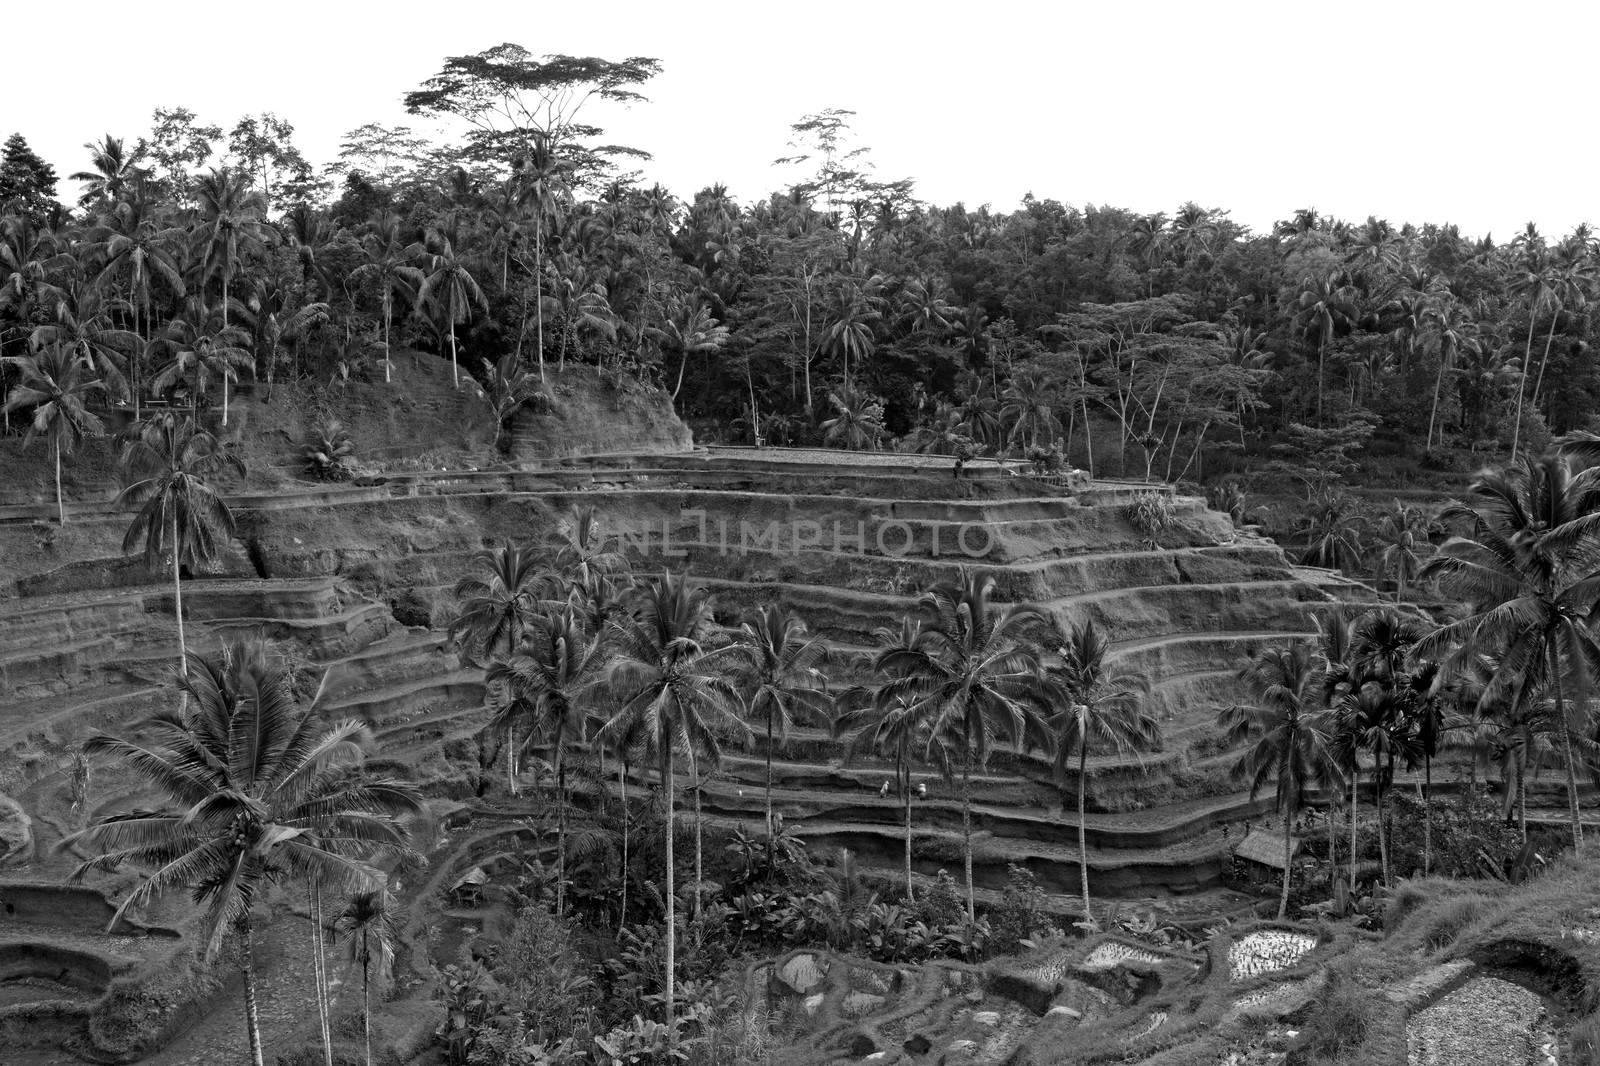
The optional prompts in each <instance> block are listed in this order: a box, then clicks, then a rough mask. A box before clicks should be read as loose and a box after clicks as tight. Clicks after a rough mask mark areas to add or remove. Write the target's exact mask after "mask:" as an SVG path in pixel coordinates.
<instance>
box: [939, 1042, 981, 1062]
mask: <svg viewBox="0 0 1600 1066" xmlns="http://www.w3.org/2000/svg"><path fill="white" fill-rule="evenodd" d="M977 1052H978V1042H977V1041H976V1040H957V1041H955V1042H954V1043H952V1044H951V1045H950V1046H949V1047H948V1048H946V1049H945V1053H944V1058H943V1059H942V1060H941V1061H943V1062H969V1061H971V1060H972V1058H973V1057H974V1056H975V1055H976V1054H977Z"/></svg>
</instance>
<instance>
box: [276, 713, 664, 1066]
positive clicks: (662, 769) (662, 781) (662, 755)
mask: <svg viewBox="0 0 1600 1066" xmlns="http://www.w3.org/2000/svg"><path fill="white" fill-rule="evenodd" d="M672 786H673V779H672V745H671V744H663V745H662V752H661V789H662V791H663V792H665V793H666V800H667V818H666V825H667V830H666V832H667V937H666V940H667V943H666V950H667V977H666V985H667V986H666V990H665V1007H666V1023H667V1050H668V1051H669V1052H671V1051H673V1050H675V1049H676V1047H677V1043H678V1027H677V1011H676V1010H675V1002H674V1000H675V995H676V992H677V988H676V985H675V979H674V970H673V967H675V966H676V965H677V960H678V953H677V942H678V878H677V873H676V871H675V870H674V869H673V865H672V863H673V854H672V852H673V848H672V809H673V806H674V804H673V795H672V793H673V787H672ZM256 1066H261V1064H260V1061H259V1060H257V1063H256Z"/></svg>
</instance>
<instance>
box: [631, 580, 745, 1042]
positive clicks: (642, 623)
mask: <svg viewBox="0 0 1600 1066" xmlns="http://www.w3.org/2000/svg"><path fill="white" fill-rule="evenodd" d="M637 592H638V595H637V597H636V601H635V608H634V612H633V614H632V616H631V617H629V618H627V619H625V620H622V621H620V622H618V623H616V624H615V625H614V626H613V627H612V631H611V638H612V640H611V645H612V656H611V658H610V660H609V661H608V663H607V665H606V667H605V679H606V684H607V686H608V688H609V689H610V694H611V698H612V699H614V700H615V707H616V709H615V711H614V712H613V714H612V716H611V718H610V719H609V720H608V721H607V722H606V724H605V726H604V727H603V729H602V730H601V735H602V736H603V737H608V738H611V739H615V738H617V737H620V736H628V735H637V736H638V737H639V740H640V742H641V743H642V744H643V745H644V746H645V747H646V748H648V749H649V750H650V751H651V752H653V754H654V755H655V758H656V765H657V769H658V772H659V773H660V775H661V790H662V792H663V794H664V797H663V798H664V800H665V808H666V820H665V827H664V840H665V844H666V904H667V934H666V956H667V957H666V960H665V963H666V989H665V1002H666V1023H667V1026H668V1042H669V1046H670V1047H676V1042H677V1036H676V1033H677V1026H676V1022H677V1011H676V1006H675V1004H676V985H675V981H676V976H675V973H676V971H675V969H674V967H675V966H676V958H677V955H676V952H677V946H676V945H677V874H676V872H675V870H674V866H673V863H674V857H673V846H672V845H673V832H674V818H673V809H674V806H675V799H676V791H677V789H676V785H675V780H676V779H675V777H674V776H673V775H674V766H675V762H676V756H677V753H678V752H679V751H683V752H701V753H709V754H713V755H715V754H718V753H720V751H721V744H720V741H719V740H718V737H719V736H721V735H727V734H735V735H745V736H747V735H748V734H749V728H748V727H746V726H745V724H744V722H743V721H742V720H741V719H740V717H739V711H740V709H741V702H740V699H739V692H738V690H737V688H735V687H734V684H733V682H732V681H731V680H729V678H728V673H727V666H728V664H729V662H730V660H731V659H732V658H733V657H735V656H736V655H737V654H738V653H737V651H735V650H734V646H733V645H723V646H721V647H719V646H717V644H716V638H717V636H718V632H717V628H716V624H715V621H714V620H713V618H712V612H711V601H710V600H709V599H708V598H707V597H706V596H705V594H704V593H702V592H701V591H700V590H699V589H697V588H695V587H694V586H693V585H691V584H690V583H689V580H688V578H687V577H674V576H673V575H672V574H670V573H663V574H662V575H661V576H660V577H659V578H655V579H653V580H651V581H648V582H646V583H645V584H644V585H643V586H641V587H640V588H639V589H638V590H637ZM730 653H731V654H730ZM697 891H698V886H697Z"/></svg>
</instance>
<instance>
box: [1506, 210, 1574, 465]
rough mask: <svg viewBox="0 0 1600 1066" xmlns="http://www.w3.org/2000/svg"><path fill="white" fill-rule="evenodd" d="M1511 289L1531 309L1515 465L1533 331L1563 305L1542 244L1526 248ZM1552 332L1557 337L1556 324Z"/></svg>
mask: <svg viewBox="0 0 1600 1066" xmlns="http://www.w3.org/2000/svg"><path fill="white" fill-rule="evenodd" d="M1508 289H1509V291H1510V293H1511V295H1512V296H1514V297H1516V298H1518V299H1520V300H1521V301H1522V302H1523V303H1524V304H1525V305H1526V306H1527V309H1528V336H1527V340H1526V342H1525V343H1524V344H1523V347H1522V366H1521V369H1520V372H1519V373H1518V375H1517V414H1516V427H1515V428H1514V429H1513V430H1512V432H1511V461H1512V462H1513V463H1514V462H1516V461H1517V457H1518V454H1519V451H1518V449H1519V448H1520V447H1521V441H1522V397H1523V396H1524V394H1525V393H1526V391H1527V387H1528V376H1529V374H1530V373H1531V372H1532V370H1533V328H1534V326H1535V325H1537V324H1538V321H1539V315H1540V314H1542V313H1543V312H1545V311H1549V312H1550V313H1551V317H1552V319H1553V318H1554V317H1555V315H1556V312H1557V311H1558V310H1559V309H1560V303H1561V300H1560V296H1559V295H1558V293H1559V286H1558V283H1557V278H1556V272H1555V270H1554V268H1553V267H1552V265H1551V264H1550V262H1549V261H1548V259H1547V258H1546V255H1545V253H1544V250H1543V248H1542V242H1540V244H1539V245H1535V244H1533V243H1532V242H1529V244H1528V245H1527V246H1526V247H1525V250H1524V252H1523V256H1522V261H1521V263H1520V264H1519V265H1518V266H1517V267H1516V269H1515V271H1514V272H1513V275H1512V277H1511V280H1510V284H1509V286H1508ZM1550 329H1551V332H1552V334H1553V333H1554V331H1555V323H1554V321H1552V322H1551V324H1550Z"/></svg>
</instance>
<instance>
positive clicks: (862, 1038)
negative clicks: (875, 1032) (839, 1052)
mask: <svg viewBox="0 0 1600 1066" xmlns="http://www.w3.org/2000/svg"><path fill="white" fill-rule="evenodd" d="M881 1056H882V1053H881V1052H879V1051H878V1045H877V1044H876V1043H875V1042H874V1041H873V1039H872V1037H870V1036H868V1035H867V1034H866V1033H857V1034H856V1035H855V1036H852V1037H851V1038H850V1057H851V1058H853V1059H872V1058H878V1057H881Z"/></svg>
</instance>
